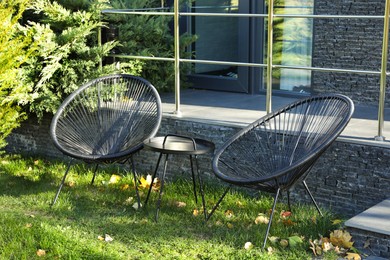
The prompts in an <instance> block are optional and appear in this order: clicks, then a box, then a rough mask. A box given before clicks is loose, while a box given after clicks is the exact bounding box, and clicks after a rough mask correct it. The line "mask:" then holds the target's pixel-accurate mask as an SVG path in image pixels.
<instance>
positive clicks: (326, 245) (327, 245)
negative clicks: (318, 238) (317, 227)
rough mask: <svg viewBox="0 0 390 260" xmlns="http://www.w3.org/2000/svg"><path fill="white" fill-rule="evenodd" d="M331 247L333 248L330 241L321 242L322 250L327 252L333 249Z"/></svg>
mask: <svg viewBox="0 0 390 260" xmlns="http://www.w3.org/2000/svg"><path fill="white" fill-rule="evenodd" d="M333 249H334V246H333V245H332V243H330V242H324V243H322V250H323V251H324V252H328V251H330V250H333Z"/></svg>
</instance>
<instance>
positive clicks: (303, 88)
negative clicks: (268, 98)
mask: <svg viewBox="0 0 390 260" xmlns="http://www.w3.org/2000/svg"><path fill="white" fill-rule="evenodd" d="M313 6H314V0H275V1H274V14H276V15H277V14H289V15H293V14H299V15H302V14H313ZM312 35H313V20H312V19H311V18H277V17H275V19H274V35H273V37H274V39H273V40H274V41H273V64H276V65H291V66H311V54H312ZM265 53H266V51H265ZM272 87H273V89H278V90H287V91H296V92H300V93H310V92H311V71H308V70H297V69H274V71H273V86H272Z"/></svg>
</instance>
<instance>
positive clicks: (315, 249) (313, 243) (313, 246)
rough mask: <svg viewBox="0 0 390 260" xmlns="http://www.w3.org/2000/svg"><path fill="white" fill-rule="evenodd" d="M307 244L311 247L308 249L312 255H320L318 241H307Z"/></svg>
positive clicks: (320, 250)
mask: <svg viewBox="0 0 390 260" xmlns="http://www.w3.org/2000/svg"><path fill="white" fill-rule="evenodd" d="M309 243H310V245H311V247H310V249H311V250H312V251H313V254H314V255H315V256H319V255H322V248H321V247H320V246H319V245H318V243H319V242H318V240H314V241H312V240H311V239H310V240H309Z"/></svg>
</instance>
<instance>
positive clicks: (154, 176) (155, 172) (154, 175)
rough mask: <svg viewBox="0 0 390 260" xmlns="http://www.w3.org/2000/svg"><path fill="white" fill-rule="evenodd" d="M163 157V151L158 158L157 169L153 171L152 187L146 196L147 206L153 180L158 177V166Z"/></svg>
mask: <svg viewBox="0 0 390 260" xmlns="http://www.w3.org/2000/svg"><path fill="white" fill-rule="evenodd" d="M161 157H162V153H160V156H159V157H158V160H157V164H156V169H155V170H154V173H153V176H152V183H151V184H150V187H149V190H148V195H147V196H146V200H145V206H146V204H147V203H148V200H149V196H150V192H151V191H152V186H153V182H154V179H155V178H156V175H157V171H158V166H159V165H160V161H161Z"/></svg>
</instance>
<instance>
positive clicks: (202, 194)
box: [194, 155, 207, 221]
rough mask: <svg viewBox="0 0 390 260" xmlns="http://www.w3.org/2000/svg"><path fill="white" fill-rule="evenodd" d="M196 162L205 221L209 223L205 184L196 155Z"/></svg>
mask: <svg viewBox="0 0 390 260" xmlns="http://www.w3.org/2000/svg"><path fill="white" fill-rule="evenodd" d="M195 162H196V172H197V175H198V182H199V191H200V195H201V196H202V206H203V214H204V219H205V220H206V221H207V209H206V201H205V199H204V190H203V182H202V178H201V177H200V173H199V162H198V157H197V156H196V155H195ZM194 183H195V181H194ZM194 189H195V186H194Z"/></svg>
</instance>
